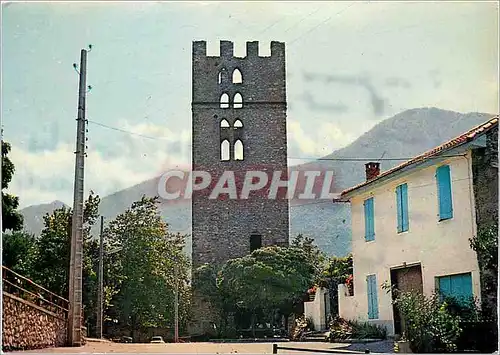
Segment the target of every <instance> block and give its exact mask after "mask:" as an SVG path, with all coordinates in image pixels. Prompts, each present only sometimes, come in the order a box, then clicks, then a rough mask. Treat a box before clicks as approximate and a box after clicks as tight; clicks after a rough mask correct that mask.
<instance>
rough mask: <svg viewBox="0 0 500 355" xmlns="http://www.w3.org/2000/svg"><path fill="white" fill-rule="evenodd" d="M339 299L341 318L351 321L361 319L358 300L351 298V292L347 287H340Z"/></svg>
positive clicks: (341, 285)
mask: <svg viewBox="0 0 500 355" xmlns="http://www.w3.org/2000/svg"><path fill="white" fill-rule="evenodd" d="M338 297H339V317H341V318H344V319H349V320H358V319H359V318H360V315H359V310H358V300H357V299H356V298H355V297H354V296H349V290H348V289H347V286H346V285H343V284H340V285H338Z"/></svg>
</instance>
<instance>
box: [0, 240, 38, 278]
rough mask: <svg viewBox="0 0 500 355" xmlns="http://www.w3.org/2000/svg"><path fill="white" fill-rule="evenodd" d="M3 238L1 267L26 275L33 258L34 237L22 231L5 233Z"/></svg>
mask: <svg viewBox="0 0 500 355" xmlns="http://www.w3.org/2000/svg"><path fill="white" fill-rule="evenodd" d="M2 238H3V249H2V253H3V259H2V262H3V265H4V266H6V267H7V268H9V269H11V270H13V271H15V272H17V273H20V274H22V275H26V274H27V273H28V271H29V267H30V262H31V260H32V257H33V252H34V246H35V237H34V236H33V235H32V234H29V233H27V232H24V231H16V232H12V233H6V234H4V235H3V236H2Z"/></svg>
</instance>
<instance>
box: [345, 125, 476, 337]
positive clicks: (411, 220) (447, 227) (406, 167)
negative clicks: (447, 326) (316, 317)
mask: <svg viewBox="0 0 500 355" xmlns="http://www.w3.org/2000/svg"><path fill="white" fill-rule="evenodd" d="M478 129H479V130H478ZM475 130H476V131H469V132H467V133H465V134H464V135H462V136H460V137H457V138H456V139H454V140H452V141H450V142H447V143H445V144H444V145H442V146H440V147H437V148H435V149H433V150H431V151H429V152H426V153H424V154H422V155H421V156H418V157H416V158H414V159H412V160H410V161H407V162H405V163H403V164H401V165H399V166H397V167H395V168H393V169H390V170H389V171H387V172H385V173H382V174H380V172H379V165H378V164H377V163H369V164H367V165H366V173H367V181H366V182H364V183H362V184H359V185H357V186H355V187H353V188H350V189H348V190H346V191H344V192H343V193H342V195H341V196H342V200H344V201H349V202H350V204H351V216H352V217H351V219H352V253H353V269H354V275H353V277H354V292H353V295H349V293H348V292H347V288H346V287H345V286H344V285H340V286H339V313H340V314H339V315H340V316H341V317H343V318H346V319H356V320H363V321H369V322H373V323H375V324H380V325H384V326H385V327H386V328H387V331H388V334H389V335H394V334H395V333H400V330H401V328H400V321H399V316H398V315H397V312H396V311H395V310H394V308H393V305H392V294H391V293H390V292H389V291H388V290H386V289H384V288H382V284H384V283H387V284H392V285H394V286H396V287H397V288H398V289H400V290H403V291H409V290H410V289H414V290H417V291H419V292H423V293H424V294H426V295H431V294H432V293H434V292H436V293H443V294H445V295H450V296H457V297H474V298H477V299H479V298H480V278H479V267H478V261H477V256H476V253H475V251H473V250H472V249H471V247H470V242H469V239H470V238H472V237H473V236H474V235H476V216H475V206H474V190H473V181H472V164H471V149H474V148H475V147H481V146H483V145H484V139H483V138H482V134H481V132H482V130H481V129H480V128H478V127H476V128H475ZM471 132H472V133H471Z"/></svg>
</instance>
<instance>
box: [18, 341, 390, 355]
mask: <svg viewBox="0 0 500 355" xmlns="http://www.w3.org/2000/svg"><path fill="white" fill-rule="evenodd" d="M279 345H280V346H286V347H293V348H306V349H342V350H355V351H363V350H364V349H370V350H371V351H372V352H392V343H390V342H378V343H370V344H352V345H351V344H337V343H320V342H318V343H315V342H314V343H313V342H307V343H299V342H286V343H279ZM272 350H273V345H272V343H178V344H173V343H167V344H118V343H110V342H88V343H87V344H86V345H85V346H83V347H80V348H52V349H41V350H32V351H23V353H66V354H70V353H73V354H77V353H87V354H88V353H91V354H103V353H117V354H123V353H151V354H153V353H157V354H158V353H162V354H208V353H210V354H272V352H273V351H272ZM278 354H295V355H301V354H305V353H304V352H299V351H289V350H278Z"/></svg>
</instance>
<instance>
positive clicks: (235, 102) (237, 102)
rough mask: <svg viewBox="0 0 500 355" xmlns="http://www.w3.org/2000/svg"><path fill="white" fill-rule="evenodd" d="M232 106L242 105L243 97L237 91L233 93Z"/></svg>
mask: <svg viewBox="0 0 500 355" xmlns="http://www.w3.org/2000/svg"><path fill="white" fill-rule="evenodd" d="M233 107H234V108H242V107H243V97H242V96H241V94H240V93H239V92H237V93H236V94H234V99H233Z"/></svg>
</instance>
